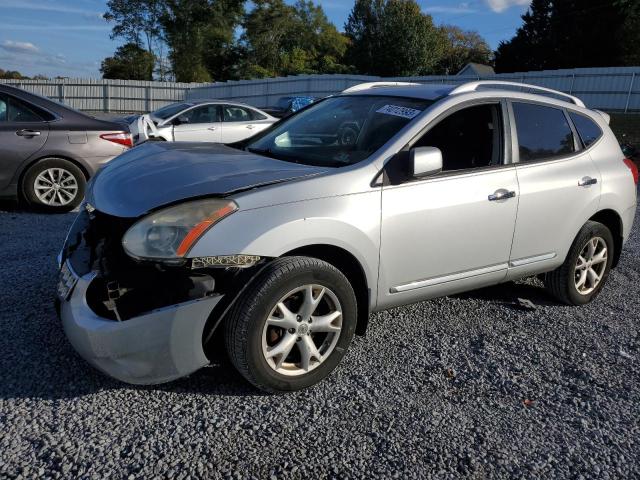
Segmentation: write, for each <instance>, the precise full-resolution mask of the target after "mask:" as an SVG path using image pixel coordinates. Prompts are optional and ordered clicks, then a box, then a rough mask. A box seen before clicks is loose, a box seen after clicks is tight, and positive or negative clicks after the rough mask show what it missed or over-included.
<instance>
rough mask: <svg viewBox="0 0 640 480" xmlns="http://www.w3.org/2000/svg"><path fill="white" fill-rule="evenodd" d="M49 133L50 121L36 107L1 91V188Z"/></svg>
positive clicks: (44, 140) (43, 141)
mask: <svg viewBox="0 0 640 480" xmlns="http://www.w3.org/2000/svg"><path fill="white" fill-rule="evenodd" d="M48 134H49V125H48V123H47V122H46V121H45V119H44V118H43V117H42V115H40V114H39V113H37V108H36V107H32V106H30V105H28V104H27V103H25V102H22V101H21V100H18V99H17V98H14V97H11V96H9V95H4V94H0V189H2V188H5V187H6V186H7V185H9V183H10V182H11V180H12V179H13V178H14V177H15V174H16V172H17V170H18V167H20V165H21V164H22V163H23V162H25V161H26V160H27V159H28V158H29V157H31V156H33V155H34V154H35V153H36V152H37V151H38V150H40V149H41V148H42V147H43V146H44V144H45V142H46V141H47V136H48Z"/></svg>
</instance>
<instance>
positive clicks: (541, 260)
mask: <svg viewBox="0 0 640 480" xmlns="http://www.w3.org/2000/svg"><path fill="white" fill-rule="evenodd" d="M510 111H511V116H512V119H513V135H512V136H513V138H514V150H515V151H514V157H515V158H516V159H517V164H516V165H517V166H516V173H517V175H518V183H519V185H520V199H519V204H518V220H517V222H516V230H515V234H514V238H513V248H512V251H511V258H510V267H511V268H510V273H509V277H510V278H517V277H521V276H523V275H526V274H530V273H536V272H539V271H543V270H548V269H551V268H554V267H555V266H557V265H559V264H560V263H562V262H563V261H564V258H565V256H566V254H567V252H568V250H569V247H570V246H571V243H572V242H573V240H574V238H575V236H576V234H577V233H578V231H579V230H580V228H581V227H582V225H583V224H584V222H586V221H587V220H588V219H589V218H590V217H591V216H592V215H593V214H595V213H596V212H597V208H598V203H599V199H600V184H601V177H600V172H599V170H598V169H597V168H596V166H595V164H594V163H593V161H592V160H591V156H590V155H589V153H588V152H587V151H585V150H584V149H582V147H581V144H580V142H579V139H578V137H577V135H576V132H575V131H574V128H573V124H572V122H571V121H570V119H569V116H568V115H567V112H566V111H565V110H564V109H562V108H558V107H554V106H550V105H547V104H543V103H530V102H521V101H513V102H511V104H510Z"/></svg>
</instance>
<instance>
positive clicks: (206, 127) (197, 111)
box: [173, 105, 221, 143]
mask: <svg viewBox="0 0 640 480" xmlns="http://www.w3.org/2000/svg"><path fill="white" fill-rule="evenodd" d="M176 120H177V121H176ZM220 127H221V123H220V106H219V105H198V106H195V107H193V108H191V109H190V110H187V111H186V112H184V113H182V114H180V115H179V116H178V117H177V119H174V127H173V139H174V140H175V141H176V142H215V143H219V142H220V136H221V128H220Z"/></svg>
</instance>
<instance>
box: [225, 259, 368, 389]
mask: <svg viewBox="0 0 640 480" xmlns="http://www.w3.org/2000/svg"><path fill="white" fill-rule="evenodd" d="M356 311H357V307H356V299H355V294H354V292H353V289H352V287H351V285H350V284H349V281H348V280H347V279H346V277H345V276H344V275H343V274H342V272H340V271H339V270H338V269H336V268H335V267H333V266H332V265H330V264H328V263H326V262H323V261H322V260H318V259H315V258H308V257H284V258H279V259H276V260H274V261H273V262H271V263H270V264H269V265H267V266H266V267H264V269H263V270H262V271H261V272H260V273H259V274H258V275H257V276H256V277H255V278H254V279H253V280H252V281H251V283H250V284H249V286H248V287H247V290H246V291H245V292H244V294H243V295H242V296H241V297H240V298H238V300H237V301H236V304H235V307H234V308H233V309H232V311H231V314H230V315H229V317H228V318H227V320H226V323H225V344H226V347H227V352H228V353H229V357H230V359H231V361H232V363H233V365H234V366H235V367H236V368H237V369H238V371H239V372H240V373H241V374H242V375H243V376H244V377H245V378H246V379H247V380H248V381H249V382H251V383H252V384H253V385H255V386H256V387H258V388H260V389H262V390H265V391H268V392H281V391H291V390H299V389H302V388H306V387H309V386H311V385H314V384H316V383H318V382H319V381H321V380H322V379H323V378H325V377H326V376H327V375H329V374H330V373H331V371H332V370H333V369H334V368H335V367H336V366H337V365H338V363H339V362H340V360H341V358H342V357H343V356H344V354H345V352H346V350H347V348H348V346H349V344H350V343H351V339H352V338H353V334H354V332H355V327H356V317H357V315H356Z"/></svg>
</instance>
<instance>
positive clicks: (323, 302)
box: [262, 284, 342, 376]
mask: <svg viewBox="0 0 640 480" xmlns="http://www.w3.org/2000/svg"><path fill="white" fill-rule="evenodd" d="M341 330H342V307H341V306H340V301H339V300H338V297H337V296H336V294H335V293H333V292H332V291H331V289H329V288H327V287H323V286H322V285H311V284H310V285H304V286H302V287H298V288H296V289H294V290H292V291H290V292H288V293H286V294H285V295H284V296H283V297H282V298H281V299H280V300H279V301H278V303H276V306H275V307H274V309H273V310H272V311H271V313H270V314H269V316H268V317H267V321H266V322H265V324H264V328H263V331H262V353H263V355H264V357H265V359H266V361H267V364H268V365H269V366H270V367H271V368H272V369H273V370H275V371H276V372H278V373H280V374H282V375H290V376H296V375H304V374H305V373H307V372H310V371H311V370H313V369H315V368H317V367H318V366H320V365H321V364H322V362H323V361H324V360H325V359H327V358H328V357H329V356H330V355H331V352H333V349H334V348H335V346H336V344H337V343H338V339H339V338H340V331H341Z"/></svg>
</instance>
